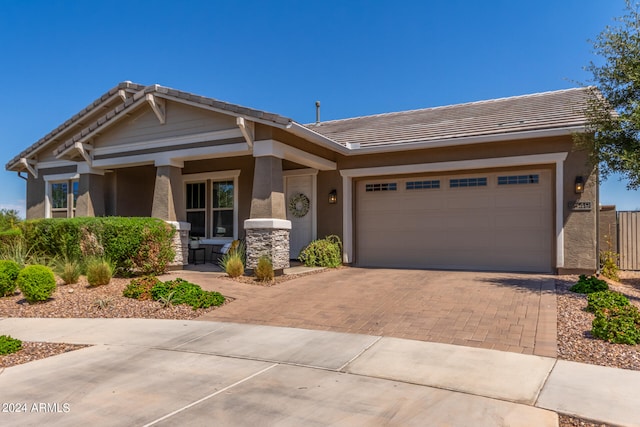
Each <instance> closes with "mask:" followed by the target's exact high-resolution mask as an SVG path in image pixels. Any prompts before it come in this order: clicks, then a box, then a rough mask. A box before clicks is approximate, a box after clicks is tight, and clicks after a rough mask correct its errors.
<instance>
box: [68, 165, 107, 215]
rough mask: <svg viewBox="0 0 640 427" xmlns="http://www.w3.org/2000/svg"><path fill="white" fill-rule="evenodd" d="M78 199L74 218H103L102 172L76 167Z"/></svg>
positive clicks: (82, 166)
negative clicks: (78, 176)
mask: <svg viewBox="0 0 640 427" xmlns="http://www.w3.org/2000/svg"><path fill="white" fill-rule="evenodd" d="M78 172H79V173H80V179H79V181H78V199H77V200H76V214H75V216H104V215H105V210H104V186H105V180H104V171H103V170H100V169H94V168H91V167H88V166H87V165H85V164H80V165H78Z"/></svg>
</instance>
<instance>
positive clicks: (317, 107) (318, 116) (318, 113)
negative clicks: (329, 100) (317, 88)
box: [316, 101, 320, 126]
mask: <svg viewBox="0 0 640 427" xmlns="http://www.w3.org/2000/svg"><path fill="white" fill-rule="evenodd" d="M319 125H320V101H316V126H319Z"/></svg>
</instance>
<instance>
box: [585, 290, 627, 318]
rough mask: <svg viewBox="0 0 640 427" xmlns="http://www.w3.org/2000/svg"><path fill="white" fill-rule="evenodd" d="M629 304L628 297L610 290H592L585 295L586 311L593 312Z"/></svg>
mask: <svg viewBox="0 0 640 427" xmlns="http://www.w3.org/2000/svg"><path fill="white" fill-rule="evenodd" d="M627 305H629V298H627V297H626V296H624V295H622V294H621V293H618V292H613V291H610V290H606V291H600V292H592V293H590V294H589V295H588V296H587V311H590V312H592V313H595V312H596V311H598V310H603V309H610V308H614V307H624V306H627Z"/></svg>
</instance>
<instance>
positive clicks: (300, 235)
mask: <svg viewBox="0 0 640 427" xmlns="http://www.w3.org/2000/svg"><path fill="white" fill-rule="evenodd" d="M284 180H285V196H286V200H285V202H286V204H287V206H286V208H287V219H288V220H289V221H291V235H290V242H289V254H290V257H291V259H296V258H298V255H300V251H301V250H302V249H304V248H305V246H307V245H308V244H309V243H311V241H312V240H313V239H314V238H315V236H314V234H315V233H314V221H313V218H314V216H315V215H314V214H315V211H316V207H315V197H314V193H315V192H314V191H313V190H314V184H315V176H314V175H285V178H284Z"/></svg>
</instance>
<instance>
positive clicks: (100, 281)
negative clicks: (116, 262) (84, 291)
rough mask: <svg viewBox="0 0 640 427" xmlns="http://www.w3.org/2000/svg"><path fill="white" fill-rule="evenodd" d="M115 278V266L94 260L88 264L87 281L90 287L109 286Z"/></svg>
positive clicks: (101, 260)
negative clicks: (113, 277)
mask: <svg viewBox="0 0 640 427" xmlns="http://www.w3.org/2000/svg"><path fill="white" fill-rule="evenodd" d="M112 276H113V266H112V265H111V264H110V263H109V262H108V261H107V260H104V259H100V258H92V259H90V260H89V262H87V281H88V282H89V286H104V285H108V284H109V282H110V281H111V277H112Z"/></svg>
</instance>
